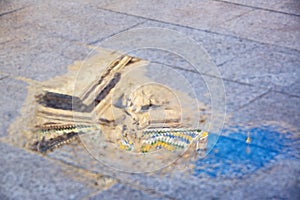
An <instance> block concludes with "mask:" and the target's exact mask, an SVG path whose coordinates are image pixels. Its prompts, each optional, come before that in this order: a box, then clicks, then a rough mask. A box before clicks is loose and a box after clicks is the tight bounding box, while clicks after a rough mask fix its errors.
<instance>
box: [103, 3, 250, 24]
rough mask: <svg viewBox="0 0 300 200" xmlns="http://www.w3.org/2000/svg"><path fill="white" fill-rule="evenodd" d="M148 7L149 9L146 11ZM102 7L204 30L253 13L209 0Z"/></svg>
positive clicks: (244, 8) (118, 4)
mask: <svg viewBox="0 0 300 200" xmlns="http://www.w3.org/2000/svg"><path fill="white" fill-rule="evenodd" d="M150 7H151V8H152V9H150V10H149V8H150ZM103 8H105V9H109V10H113V11H117V12H122V13H127V14H131V15H136V16H142V17H146V18H150V19H155V20H159V21H165V22H170V23H174V24H180V25H183V26H189V27H193V28H199V29H205V30H209V29H211V27H214V26H216V25H218V24H221V23H223V22H225V21H227V20H230V19H232V18H235V17H237V16H239V15H241V14H244V13H246V12H249V11H250V10H252V9H250V8H246V7H241V6H236V5H232V4H228V3H223V2H216V1H209V0H202V1H196V0H190V1H188V2H187V1H176V3H175V2H171V1H154V2H153V1H151V2H150V1H145V0H143V1H134V0H130V1H126V2H125V1H120V0H119V1H114V2H112V3H111V4H109V5H107V6H104V7H103ZM161 8H164V9H161Z"/></svg>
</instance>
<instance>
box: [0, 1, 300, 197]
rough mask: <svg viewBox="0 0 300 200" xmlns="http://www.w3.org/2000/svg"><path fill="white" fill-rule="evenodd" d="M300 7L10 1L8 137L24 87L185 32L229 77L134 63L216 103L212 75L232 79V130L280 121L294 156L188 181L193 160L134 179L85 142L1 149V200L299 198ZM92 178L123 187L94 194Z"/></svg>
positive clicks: (170, 63)
mask: <svg viewBox="0 0 300 200" xmlns="http://www.w3.org/2000/svg"><path fill="white" fill-rule="evenodd" d="M299 8H300V6H299V1H297V0H286V1H281V0H266V1H260V0H251V1H248V0H201V1H199V0H189V1H176V2H174V1H158V0H157V1H146V0H143V1H133V0H129V1H121V0H112V1H111V0H104V1H97V0H88V1H80V0H75V1H71V0H66V1H57V0H53V1H49V2H48V1H37V0H15V1H14V0H13V1H9V0H0V30H1V31H0V92H1V95H0V104H1V107H0V121H1V123H0V131H1V132H0V137H1V138H5V136H7V133H8V131H7V128H8V127H9V124H10V123H11V122H12V121H13V120H14V119H15V118H16V117H17V116H18V114H19V112H20V108H21V107H22V106H23V102H24V99H25V98H26V84H27V83H25V82H24V80H26V79H25V78H29V79H33V80H35V81H44V80H47V79H49V78H52V77H54V76H57V75H61V74H64V73H65V72H66V71H67V66H68V65H70V64H72V63H73V62H74V61H76V60H84V58H85V57H86V56H87V55H88V54H89V52H90V50H91V49H90V47H91V46H93V45H95V46H97V45H100V46H101V42H102V41H104V40H105V39H107V38H109V37H111V36H114V35H115V34H118V33H120V32H123V31H126V30H131V29H133V28H135V27H137V28H144V27H161V28H168V29H172V30H176V31H178V32H180V33H182V34H185V35H187V36H188V37H190V38H192V39H193V40H195V42H196V43H198V44H199V45H200V46H202V47H203V48H205V50H206V51H207V52H208V54H209V56H210V57H211V59H212V60H213V61H214V62H215V64H216V65H217V66H218V69H219V71H220V76H219V75H217V76H216V74H211V73H210V71H203V72H200V73H201V75H200V74H197V73H195V69H194V68H193V66H191V65H190V64H189V63H188V62H187V61H186V60H184V58H180V57H178V56H176V55H174V54H172V52H171V51H170V52H162V51H147V50H146V51H139V52H135V53H136V55H138V56H140V57H142V58H145V59H148V60H151V61H155V62H157V63H163V64H164V65H165V67H166V68H169V69H172V70H174V71H177V72H179V73H182V74H184V77H186V78H187V79H188V80H190V83H191V85H192V86H193V87H194V88H195V91H196V94H197V97H198V98H199V99H201V100H203V101H204V102H206V103H208V104H209V102H210V99H209V91H207V88H205V87H204V82H203V77H206V78H207V79H208V80H214V79H220V78H223V83H224V88H225V94H226V96H225V97H226V104H225V105H226V110H227V117H226V122H225V125H224V127H225V128H230V127H232V126H239V125H243V124H251V125H252V126H254V127H260V126H262V125H268V124H269V123H275V124H277V125H279V126H283V127H287V128H288V130H289V131H291V132H292V133H293V134H294V137H295V138H296V140H295V141H294V143H295V144H294V143H293V144H291V146H292V147H294V149H295V150H294V152H293V155H294V157H293V158H290V157H286V156H285V155H279V156H277V157H276V158H274V160H272V161H271V162H270V163H269V165H267V166H262V167H261V168H260V169H258V170H257V171H255V172H254V173H253V174H250V175H247V176H243V177H241V178H224V177H218V176H217V177H212V176H205V175H200V176H195V174H193V172H190V171H189V170H186V169H185V170H183V171H184V173H181V172H179V169H181V168H182V167H183V168H185V167H186V168H188V167H189V164H193V162H192V163H189V162H183V164H182V166H181V165H179V166H174V170H173V171H171V172H170V171H167V172H161V173H160V172H156V173H153V174H128V173H123V172H119V171H114V170H112V169H109V168H105V167H104V166H103V165H101V164H99V162H98V161H96V160H95V159H93V158H92V157H90V156H89V154H88V153H87V152H86V151H84V149H83V148H82V147H78V146H76V144H74V145H69V146H64V147H63V148H61V149H59V150H57V151H55V152H53V153H50V154H49V155H48V156H47V157H41V156H40V155H36V154H33V153H29V152H27V151H25V150H23V149H19V148H17V147H15V146H11V145H8V144H5V143H3V142H4V141H5V140H3V142H0V154H1V155H0V163H1V164H0V165H1V167H0V177H1V178H0V183H1V184H0V199H39V198H40V197H41V196H42V197H43V198H45V199H83V198H87V199H89V198H90V199H199V198H200V199H202V198H203V199H204V198H206V199H220V198H222V199H299V195H300V194H299V188H300V185H299V184H300V181H299V177H300V171H299V151H298V152H297V150H299V139H298V138H299V130H300V127H299V98H300V83H299V73H300V72H299V65H300V59H299V58H300V51H299V50H300V42H299V41H300V35H299V24H300V23H299V19H300V12H299V10H300V9H299ZM125 42H126V41H125ZM89 45H91V46H89ZM192 53H193V52H190V54H192ZM195 56H197V55H195ZM22 77H23V78H22ZM31 83H34V81H32V82H31ZM215 89H216V90H214V91H218V90H217V89H219V88H215ZM224 137H226V136H224ZM1 141H2V140H1ZM233 142H238V141H234V140H233ZM293 145H294V146H293ZM282 148H285V147H284V146H283V147H282ZM275 150H276V149H275ZM210 155H211V156H212V157H214V156H215V155H217V150H216V149H215V151H212V152H211V153H210ZM234 155H235V154H234ZM228 156H229V157H230V156H232V155H228ZM263 156H268V155H263ZM49 158H50V159H49ZM227 158H228V157H226V156H224V157H221V158H217V159H220V160H222V161H224V162H225V161H227V160H226V159H227ZM247 159H253V158H251V157H247ZM253 161H255V160H253ZM231 164H232V165H234V164H235V163H231ZM200 167H201V166H200ZM75 168H76V169H77V168H80V169H81V171H80V172H78V171H77V172H76V170H75V171H74V169H75ZM243 170H247V169H246V168H245V169H241V171H243ZM66 172H68V173H66ZM88 173H96V174H105V175H109V176H112V177H114V178H115V179H116V180H118V183H117V184H115V185H114V186H112V187H110V188H108V189H107V190H105V188H102V187H100V186H96V187H95V185H97V184H98V183H97V184H95V178H94V177H93V176H92V177H91V176H89V175H87V174H88ZM77 175H78V176H77ZM76 176H77V178H78V177H82V178H83V179H77V178H74V177H76Z"/></svg>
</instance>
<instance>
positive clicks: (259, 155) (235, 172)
mask: <svg viewBox="0 0 300 200" xmlns="http://www.w3.org/2000/svg"><path fill="white" fill-rule="evenodd" d="M224 132H225V135H226V136H218V135H216V134H209V137H208V141H209V143H208V149H209V148H212V147H213V148H212V151H210V153H209V154H208V155H207V156H206V157H205V158H199V159H198V160H197V161H196V163H195V170H194V175H196V176H198V175H200V174H205V175H208V176H211V177H228V178H233V177H234V178H237V177H242V176H244V175H247V174H251V173H253V172H255V171H256V170H258V169H260V168H262V167H264V166H266V165H267V164H270V163H272V161H274V160H275V159H276V156H278V155H283V156H284V157H285V159H295V158H296V159H299V156H298V155H299V151H297V150H296V149H297V148H295V145H298V144H299V139H296V138H295V137H293V135H292V133H290V132H286V133H280V132H279V131H276V130H274V129H271V128H266V127H263V128H251V129H242V128H240V127H236V128H235V129H232V130H225V131H224ZM248 135H250V137H251V143H250V144H247V143H246V138H247V136H248ZM210 141H213V142H210ZM214 141H217V143H216V144H215V142H214ZM214 144H215V145H214ZM213 145H214V146H213Z"/></svg>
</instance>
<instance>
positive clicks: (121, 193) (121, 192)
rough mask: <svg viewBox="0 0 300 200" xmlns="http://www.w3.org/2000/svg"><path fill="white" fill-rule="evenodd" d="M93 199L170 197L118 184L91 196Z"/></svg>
mask: <svg viewBox="0 0 300 200" xmlns="http://www.w3.org/2000/svg"><path fill="white" fill-rule="evenodd" d="M90 199H91V200H98V199H103V200H106V199H107V200H117V199H120V200H123V199H128V200H129V199H137V200H139V199H141V200H142V199H145V200H147V199H149V200H150V199H151V200H158V199H168V198H164V196H163V195H159V194H151V193H150V194H147V193H145V192H143V191H141V190H137V189H133V188H131V187H130V186H126V185H122V184H116V185H114V186H112V187H111V188H110V189H108V190H105V191H103V192H101V193H99V194H96V195H94V196H92V197H91V198H90Z"/></svg>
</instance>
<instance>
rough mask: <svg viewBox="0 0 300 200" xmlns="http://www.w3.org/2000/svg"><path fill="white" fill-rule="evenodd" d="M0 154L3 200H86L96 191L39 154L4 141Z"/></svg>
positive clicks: (0, 188)
mask: <svg viewBox="0 0 300 200" xmlns="http://www.w3.org/2000/svg"><path fill="white" fill-rule="evenodd" d="M0 154H1V155H0V163H1V169H0V176H1V179H0V183H1V184H0V197H1V199H6V198H7V199H39V198H40V197H43V198H44V199H82V198H83V197H85V196H88V195H89V194H90V193H91V192H93V191H95V189H93V188H91V187H88V185H87V184H86V183H81V182H78V181H75V180H72V179H71V178H70V177H68V175H67V173H66V172H64V169H63V167H62V166H60V165H58V164H57V163H55V162H53V161H49V160H47V159H45V158H42V157H40V156H38V155H34V154H32V153H27V152H24V151H23V150H20V149H17V148H15V147H12V146H9V145H7V144H4V143H1V142H0Z"/></svg>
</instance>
